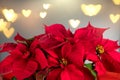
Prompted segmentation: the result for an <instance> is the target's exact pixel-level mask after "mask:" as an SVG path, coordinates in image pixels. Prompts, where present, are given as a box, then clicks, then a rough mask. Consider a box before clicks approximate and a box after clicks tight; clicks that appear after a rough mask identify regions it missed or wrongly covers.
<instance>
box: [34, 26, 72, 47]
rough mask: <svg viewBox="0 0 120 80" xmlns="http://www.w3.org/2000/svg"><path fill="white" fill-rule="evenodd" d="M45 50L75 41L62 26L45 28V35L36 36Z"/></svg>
mask: <svg viewBox="0 0 120 80" xmlns="http://www.w3.org/2000/svg"><path fill="white" fill-rule="evenodd" d="M36 38H38V39H39V40H40V44H41V46H42V47H43V48H55V47H58V46H61V45H63V44H64V43H66V42H68V41H71V42H72V41H73V34H72V33H71V32H70V30H66V29H65V27H64V26H63V25H62V24H53V25H50V26H45V34H42V35H39V36H36Z"/></svg>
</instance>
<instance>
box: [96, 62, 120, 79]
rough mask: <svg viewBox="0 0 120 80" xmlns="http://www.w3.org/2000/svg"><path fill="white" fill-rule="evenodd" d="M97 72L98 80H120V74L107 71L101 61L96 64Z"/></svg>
mask: <svg viewBox="0 0 120 80" xmlns="http://www.w3.org/2000/svg"><path fill="white" fill-rule="evenodd" d="M95 70H96V71H97V80H120V73H116V72H109V71H107V70H106V69H105V67H104V66H103V64H102V63H101V62H99V61H98V62H96V63H95Z"/></svg>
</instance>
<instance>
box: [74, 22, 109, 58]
mask: <svg viewBox="0 0 120 80" xmlns="http://www.w3.org/2000/svg"><path fill="white" fill-rule="evenodd" d="M105 30H107V28H97V27H94V26H92V25H91V24H90V23H89V24H88V25H87V26H86V27H84V28H80V29H77V30H76V31H75V34H74V39H75V40H76V41H77V42H81V43H82V44H83V45H84V47H85V54H86V55H87V56H88V54H89V53H93V52H94V51H93V52H92V50H93V47H92V46H93V43H94V42H96V41H98V42H99V40H100V39H101V38H103V32H104V31H105ZM86 55H85V56H86ZM89 56H90V55H89ZM94 57H96V55H94Z"/></svg>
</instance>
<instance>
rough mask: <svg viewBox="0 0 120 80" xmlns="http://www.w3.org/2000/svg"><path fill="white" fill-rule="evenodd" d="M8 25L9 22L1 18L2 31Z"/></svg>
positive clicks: (0, 26)
mask: <svg viewBox="0 0 120 80" xmlns="http://www.w3.org/2000/svg"><path fill="white" fill-rule="evenodd" d="M6 27H7V22H6V21H4V20H3V19H0V31H3V30H4V29H5V28H6Z"/></svg>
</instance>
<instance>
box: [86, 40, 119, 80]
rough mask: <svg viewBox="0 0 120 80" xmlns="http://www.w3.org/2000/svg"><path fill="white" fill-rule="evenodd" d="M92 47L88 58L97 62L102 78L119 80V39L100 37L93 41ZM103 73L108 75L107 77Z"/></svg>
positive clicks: (96, 65) (97, 69)
mask: <svg viewBox="0 0 120 80" xmlns="http://www.w3.org/2000/svg"><path fill="white" fill-rule="evenodd" d="M91 47H92V48H91V51H90V52H91V53H90V54H87V57H86V58H87V59H89V60H91V61H93V62H94V63H95V67H96V71H97V73H99V74H98V76H99V78H100V80H102V79H103V80H105V79H106V80H119V79H120V78H119V77H117V76H116V74H117V75H120V71H119V69H120V53H119V52H118V51H117V50H116V49H118V48H119V46H118V44H117V41H113V40H109V39H100V40H98V41H95V42H94V43H92V46H91ZM98 62H99V63H100V64H99V65H98ZM101 66H102V69H100V68H101ZM101 74H104V75H106V78H103V77H105V76H103V75H102V76H101ZM112 74H113V77H111V75H112Z"/></svg>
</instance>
